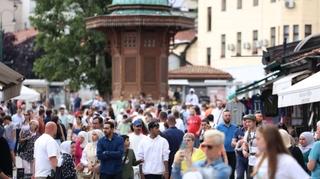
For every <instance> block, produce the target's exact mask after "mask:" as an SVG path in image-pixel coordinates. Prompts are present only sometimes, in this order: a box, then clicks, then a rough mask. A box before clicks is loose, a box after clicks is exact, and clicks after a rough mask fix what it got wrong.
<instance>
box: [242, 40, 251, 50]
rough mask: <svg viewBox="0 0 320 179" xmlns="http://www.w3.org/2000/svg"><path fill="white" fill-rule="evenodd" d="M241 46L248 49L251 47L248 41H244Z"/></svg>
mask: <svg viewBox="0 0 320 179" xmlns="http://www.w3.org/2000/svg"><path fill="white" fill-rule="evenodd" d="M243 48H244V49H247V50H249V49H250V48H251V45H250V43H248V42H247V43H244V44H243Z"/></svg>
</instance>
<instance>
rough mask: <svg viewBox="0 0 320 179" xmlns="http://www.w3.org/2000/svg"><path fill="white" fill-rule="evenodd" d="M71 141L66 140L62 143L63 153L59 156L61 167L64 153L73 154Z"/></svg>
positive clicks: (61, 149) (61, 150) (59, 165)
mask: <svg viewBox="0 0 320 179" xmlns="http://www.w3.org/2000/svg"><path fill="white" fill-rule="evenodd" d="M71 143H72V142H71V141H64V142H62V143H61V144H60V153H61V155H60V156H59V158H58V167H61V165H62V162H63V158H62V154H69V155H71Z"/></svg>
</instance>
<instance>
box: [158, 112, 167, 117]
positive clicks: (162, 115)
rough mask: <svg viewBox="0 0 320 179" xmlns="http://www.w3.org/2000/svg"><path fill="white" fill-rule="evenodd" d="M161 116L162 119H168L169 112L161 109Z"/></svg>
mask: <svg viewBox="0 0 320 179" xmlns="http://www.w3.org/2000/svg"><path fill="white" fill-rule="evenodd" d="M159 118H161V119H167V118H168V114H167V113H166V112H164V111H161V112H160V114H159Z"/></svg>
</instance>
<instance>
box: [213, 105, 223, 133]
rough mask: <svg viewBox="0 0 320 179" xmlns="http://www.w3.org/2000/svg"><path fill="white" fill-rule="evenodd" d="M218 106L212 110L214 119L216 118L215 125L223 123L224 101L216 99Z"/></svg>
mask: <svg viewBox="0 0 320 179" xmlns="http://www.w3.org/2000/svg"><path fill="white" fill-rule="evenodd" d="M216 103H217V106H216V107H215V108H214V109H213V110H212V115H213V120H214V122H213V123H214V127H216V126H218V125H219V124H222V123H223V106H222V101H220V100H217V101H216Z"/></svg>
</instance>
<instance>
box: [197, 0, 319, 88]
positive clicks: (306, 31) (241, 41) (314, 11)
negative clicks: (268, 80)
mask: <svg viewBox="0 0 320 179" xmlns="http://www.w3.org/2000/svg"><path fill="white" fill-rule="evenodd" d="M198 5H199V8H198V9H199V10H198V58H197V59H194V61H191V63H192V64H195V65H209V66H212V67H214V68H218V69H222V70H224V71H227V72H229V73H231V75H232V76H233V77H234V78H235V80H234V82H235V84H242V85H243V84H248V83H251V82H253V81H256V80H259V79H261V78H263V77H264V76H265V74H264V69H263V65H262V63H261V56H262V53H263V50H264V49H265V48H267V47H272V46H275V45H280V44H283V42H284V40H283V39H284V38H286V39H287V42H293V41H298V40H301V39H303V38H304V37H305V36H307V35H310V34H311V33H317V32H320V24H319V20H320V11H319V9H320V1H319V0H210V1H209V0H199V4H198Z"/></svg>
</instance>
